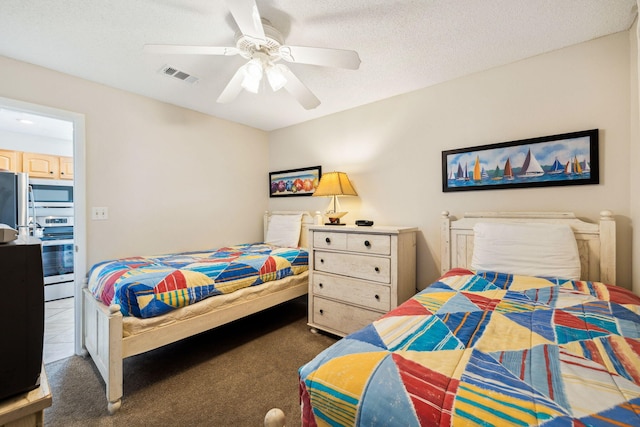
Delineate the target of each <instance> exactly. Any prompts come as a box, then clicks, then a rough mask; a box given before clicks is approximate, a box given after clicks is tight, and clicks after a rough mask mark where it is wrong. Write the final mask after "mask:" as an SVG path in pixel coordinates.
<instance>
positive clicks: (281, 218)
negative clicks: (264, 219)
mask: <svg viewBox="0 0 640 427" xmlns="http://www.w3.org/2000/svg"><path fill="white" fill-rule="evenodd" d="M301 226H302V214H301V213H300V214H294V215H271V217H270V218H269V223H268V225H267V238H266V240H265V243H268V244H270V245H275V246H283V247H290V248H295V247H297V246H298V241H299V240H300V227H301Z"/></svg>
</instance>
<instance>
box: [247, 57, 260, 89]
mask: <svg viewBox="0 0 640 427" xmlns="http://www.w3.org/2000/svg"><path fill="white" fill-rule="evenodd" d="M262 72H263V67H262V63H261V62H260V60H258V59H252V60H251V61H249V62H247V64H246V65H245V66H244V79H242V87H243V88H244V89H245V90H246V91H248V92H251V93H258V92H259V91H260V81H261V80H262Z"/></svg>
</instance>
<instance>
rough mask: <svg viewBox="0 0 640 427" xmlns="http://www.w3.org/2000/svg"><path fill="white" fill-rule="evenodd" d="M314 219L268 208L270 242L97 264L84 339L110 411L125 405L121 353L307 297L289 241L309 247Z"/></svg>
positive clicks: (87, 293)
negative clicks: (303, 296)
mask: <svg viewBox="0 0 640 427" xmlns="http://www.w3.org/2000/svg"><path fill="white" fill-rule="evenodd" d="M319 220H320V219H319V217H318V216H317V215H316V216H311V215H310V214H308V213H306V212H271V213H265V215H264V241H265V242H270V243H274V245H262V244H258V245H235V246H231V247H227V248H220V249H219V250H217V251H211V252H209V251H208V252H189V253H182V254H174V255H172V256H159V257H131V258H126V259H122V260H114V261H111V262H104V263H99V264H97V265H95V266H94V267H93V268H92V269H91V271H90V274H89V277H88V283H87V286H86V287H85V288H84V289H83V292H82V294H83V296H82V298H83V313H82V339H83V347H84V348H85V349H86V351H87V353H88V354H89V355H90V356H91V358H92V359H93V361H94V363H95V365H96V367H97V368H98V371H99V372H100V374H101V375H102V378H103V379H104V381H105V385H106V395H107V401H108V410H109V412H110V413H114V412H116V411H117V410H118V409H119V408H120V406H121V404H122V400H121V399H122V394H123V384H122V383H123V360H124V359H125V358H127V357H130V356H134V355H137V354H140V353H144V352H146V351H150V350H153V349H156V348H159V347H161V346H164V345H167V344H170V343H173V342H176V341H179V340H181V339H183V338H186V337H190V336H192V335H195V334H198V333H201V332H204V331H207V330H209V329H212V328H216V327H218V326H221V325H224V324H226V323H229V322H232V321H234V320H237V319H240V318H243V317H246V316H248V315H250V314H253V313H256V312H259V311H262V310H264V309H266V308H269V307H273V306H275V305H277V304H280V303H283V302H286V301H289V300H291V299H294V298H297V297H299V296H301V295H305V294H306V293H307V291H308V279H307V275H308V272H307V267H306V264H307V258H308V254H307V253H306V251H304V249H301V250H298V249H294V248H293V247H294V246H299V247H301V248H305V247H307V242H306V237H307V234H308V233H307V227H308V226H309V225H312V224H315V223H317V222H318V221H319ZM252 270H253V272H254V273H256V274H255V275H252V274H250V273H251V272H252ZM116 283H117V284H118V286H114V285H115V284H116ZM125 285H126V286H125ZM205 294H208V295H215V297H211V298H204V296H205ZM202 298H204V299H202ZM200 299H202V300H200ZM196 301H198V302H196ZM189 302H193V304H188V303H189ZM123 312H124V313H126V314H129V313H130V314H135V315H137V316H145V317H135V316H130V315H123Z"/></svg>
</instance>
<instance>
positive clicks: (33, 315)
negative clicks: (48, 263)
mask: <svg viewBox="0 0 640 427" xmlns="http://www.w3.org/2000/svg"><path fill="white" fill-rule="evenodd" d="M42 270H43V269H42V249H41V243H40V240H38V239H34V238H30V237H24V238H18V240H15V241H13V242H9V243H3V244H0V293H1V294H2V297H1V298H0V324H1V325H2V327H1V328H0V330H1V332H0V400H4V399H6V398H8V397H10V396H14V395H17V394H20V393H25V392H28V391H30V390H33V389H35V388H37V387H38V386H39V385H40V371H41V370H42V350H43V339H44V276H43V271H42Z"/></svg>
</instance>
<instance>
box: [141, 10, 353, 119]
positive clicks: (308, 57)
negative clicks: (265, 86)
mask: <svg viewBox="0 0 640 427" xmlns="http://www.w3.org/2000/svg"><path fill="white" fill-rule="evenodd" d="M226 3H227V6H228V7H229V10H230V11H231V15H232V16H233V19H234V20H235V21H236V23H237V24H238V27H239V29H240V33H238V34H237V35H236V45H235V47H216V46H178V45H160V44H147V45H145V46H144V50H145V51H146V52H149V53H163V54H189V55H225V56H232V55H240V56H242V57H243V58H246V59H247V60H248V61H247V63H246V64H244V65H243V66H241V67H240V68H239V69H238V70H237V71H236V73H235V74H234V75H233V77H232V78H231V81H229V83H228V84H227V86H226V87H225V89H224V90H223V91H222V93H221V94H220V96H219V97H218V99H217V102H220V103H228V102H231V101H233V100H234V99H235V98H236V97H237V96H238V94H239V93H240V92H241V91H242V89H245V90H247V91H249V92H252V93H258V92H259V90H260V85H261V82H262V81H263V80H264V77H265V76H266V80H267V81H268V83H269V86H270V87H271V89H273V91H274V92H275V91H278V90H280V89H282V88H284V89H285V90H286V91H287V92H289V93H290V94H291V95H293V97H295V98H296V99H297V100H298V102H299V103H300V104H301V105H302V106H303V107H304V108H305V109H307V110H309V109H313V108H316V107H317V106H318V105H320V100H319V99H318V98H317V97H316V96H315V95H314V94H313V93H312V92H311V91H310V90H309V89H308V88H307V87H306V86H305V85H304V83H302V82H301V81H300V79H298V77H296V76H295V74H293V73H292V72H291V70H290V69H289V67H287V66H286V65H284V64H282V63H279V61H280V60H284V61H286V62H291V63H297V64H311V65H321V66H326V67H339V68H347V69H351V70H357V69H358V68H359V67H360V57H359V56H358V53H357V52H355V51H353V50H342V49H329V48H318V47H304V46H289V45H286V44H284V39H283V37H282V34H281V33H280V32H279V31H278V30H277V29H275V28H274V27H272V26H271V24H270V22H269V21H267V20H266V19H264V18H262V17H261V16H260V13H259V12H258V7H257V5H256V2H255V0H227V2H226Z"/></svg>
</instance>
